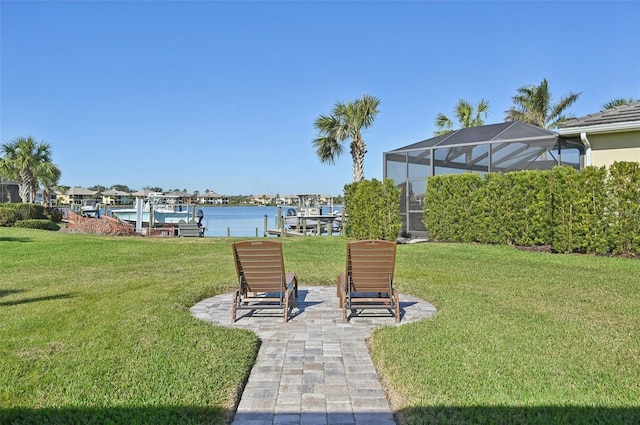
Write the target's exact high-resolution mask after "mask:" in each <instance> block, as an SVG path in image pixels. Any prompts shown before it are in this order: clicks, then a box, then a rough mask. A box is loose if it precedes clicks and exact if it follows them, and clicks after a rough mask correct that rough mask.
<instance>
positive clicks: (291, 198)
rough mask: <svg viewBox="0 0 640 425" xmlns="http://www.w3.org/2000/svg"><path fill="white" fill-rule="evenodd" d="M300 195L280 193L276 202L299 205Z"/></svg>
mask: <svg viewBox="0 0 640 425" xmlns="http://www.w3.org/2000/svg"><path fill="white" fill-rule="evenodd" d="M298 199H300V198H298V195H286V194H285V195H278V199H276V202H277V203H278V205H297V204H298Z"/></svg>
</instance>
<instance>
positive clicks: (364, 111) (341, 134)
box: [313, 94, 380, 182]
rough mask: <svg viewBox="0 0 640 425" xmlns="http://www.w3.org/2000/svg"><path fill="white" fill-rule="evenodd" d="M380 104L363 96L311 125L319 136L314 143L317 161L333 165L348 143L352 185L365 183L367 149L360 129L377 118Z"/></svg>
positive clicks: (366, 126) (338, 103)
mask: <svg viewBox="0 0 640 425" xmlns="http://www.w3.org/2000/svg"><path fill="white" fill-rule="evenodd" d="M378 106H380V100H379V99H377V98H376V97H374V96H369V95H367V94H365V95H364V96H362V98H360V99H356V100H354V101H352V102H349V103H343V102H337V103H336V105H335V106H334V108H333V110H332V111H331V114H330V115H320V116H319V117H318V118H316V121H315V123H314V126H315V128H317V129H318V131H319V133H320V134H319V136H318V137H317V138H316V139H314V140H313V145H314V146H315V148H316V154H317V155H318V159H320V162H323V163H330V164H335V161H336V158H338V157H339V156H340V155H342V153H343V151H344V146H343V143H344V142H345V141H346V140H348V139H351V143H350V145H349V150H350V153H351V158H352V159H353V181H354V182H359V181H361V180H363V179H364V156H365V154H366V153H367V146H366V144H365V143H364V139H363V138H362V133H361V131H362V129H363V128H368V127H369V126H371V125H372V124H373V121H374V120H375V118H376V115H377V114H378Z"/></svg>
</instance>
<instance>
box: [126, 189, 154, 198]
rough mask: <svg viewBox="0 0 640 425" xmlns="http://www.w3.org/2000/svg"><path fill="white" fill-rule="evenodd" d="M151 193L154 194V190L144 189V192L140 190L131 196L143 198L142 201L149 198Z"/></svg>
mask: <svg viewBox="0 0 640 425" xmlns="http://www.w3.org/2000/svg"><path fill="white" fill-rule="evenodd" d="M151 192H153V191H152V190H149V189H142V190H139V191H137V192H133V193H132V194H131V195H132V196H133V197H134V198H142V199H145V198H146V197H147V196H149V194H150V193H151Z"/></svg>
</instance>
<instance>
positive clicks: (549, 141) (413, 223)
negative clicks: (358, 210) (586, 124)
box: [383, 121, 585, 237]
mask: <svg viewBox="0 0 640 425" xmlns="http://www.w3.org/2000/svg"><path fill="white" fill-rule="evenodd" d="M509 133H512V134H516V135H520V137H508V135H509ZM505 136H507V137H505ZM465 138H466V139H470V141H466V142H464V141H461V140H464V139H465ZM584 153H585V148H584V145H582V143H580V142H576V141H572V140H567V139H564V138H562V137H560V136H559V135H558V134H557V133H555V132H553V131H551V130H547V129H542V128H539V127H535V126H532V125H529V124H524V123H520V122H517V121H516V122H511V123H502V124H491V125H488V126H481V127H473V128H466V129H461V130H457V131H455V132H452V133H447V134H445V135H442V136H438V137H434V138H432V139H428V140H424V141H422V142H418V143H414V144H412V145H409V146H405V147H403V148H399V149H396V150H393V151H389V152H385V153H384V154H383V173H384V178H391V179H392V180H393V181H394V182H395V184H396V186H398V187H400V188H401V190H402V198H401V205H400V214H401V216H402V222H403V226H402V229H403V232H404V233H408V234H411V235H412V236H415V237H425V236H428V233H427V229H425V227H424V223H423V218H424V211H423V207H424V194H425V192H426V188H427V182H428V178H429V177H432V176H435V175H443V174H452V173H465V172H476V173H480V174H485V173H488V172H502V173H504V172H509V171H520V170H532V169H550V168H553V167H555V166H558V165H568V166H571V167H573V168H575V169H577V170H580V169H582V168H583V166H584ZM432 159H433V160H432Z"/></svg>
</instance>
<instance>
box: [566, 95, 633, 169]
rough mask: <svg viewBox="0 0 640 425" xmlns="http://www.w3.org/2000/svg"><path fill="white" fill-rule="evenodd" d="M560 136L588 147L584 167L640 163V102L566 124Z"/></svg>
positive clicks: (576, 119)
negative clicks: (617, 163) (629, 162)
mask: <svg viewBox="0 0 640 425" xmlns="http://www.w3.org/2000/svg"><path fill="white" fill-rule="evenodd" d="M558 131H559V133H560V136H562V137H563V138H565V139H567V140H572V141H574V142H580V143H582V144H584V145H585V147H586V153H585V160H584V165H585V166H587V165H594V166H597V167H602V166H606V167H608V166H610V165H611V164H613V163H614V162H616V161H636V162H640V102H634V103H630V104H628V105H623V106H618V107H616V108H611V109H606V110H604V111H601V112H596V113H594V114H589V115H586V116H584V117H580V118H575V119H572V120H569V121H565V122H564V123H562V124H560V126H559V127H558Z"/></svg>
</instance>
